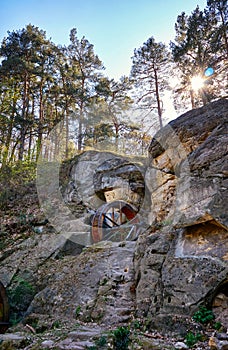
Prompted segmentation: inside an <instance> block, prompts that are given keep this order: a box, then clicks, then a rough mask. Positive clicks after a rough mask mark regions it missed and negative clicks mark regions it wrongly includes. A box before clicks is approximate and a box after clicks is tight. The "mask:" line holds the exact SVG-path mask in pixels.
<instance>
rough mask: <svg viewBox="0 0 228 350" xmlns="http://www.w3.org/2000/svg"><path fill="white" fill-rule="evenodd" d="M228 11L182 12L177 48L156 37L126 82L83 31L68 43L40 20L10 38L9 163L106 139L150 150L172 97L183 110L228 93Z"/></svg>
mask: <svg viewBox="0 0 228 350" xmlns="http://www.w3.org/2000/svg"><path fill="white" fill-rule="evenodd" d="M227 8H228V7H227V0H208V1H207V6H206V8H205V9H203V10H200V8H199V7H198V6H197V7H196V9H194V10H193V11H192V13H191V14H190V15H188V14H186V13H184V12H182V13H181V14H179V15H178V17H177V20H176V23H175V31H176V36H175V38H174V40H173V41H171V42H170V47H167V46H166V45H165V44H164V43H162V42H157V41H156V40H155V38H154V37H153V36H151V37H150V38H148V39H147V40H146V41H145V42H144V43H143V44H142V46H141V47H139V48H137V49H135V50H134V53H133V57H132V68H131V73H130V76H129V77H127V76H125V77H121V79H120V80H119V81H115V80H114V79H110V78H108V77H107V76H106V75H105V69H104V66H103V63H102V61H101V60H100V58H99V57H98V55H97V54H96V52H95V49H94V46H93V45H92V44H91V43H90V42H89V41H88V39H86V38H85V37H84V36H83V37H82V38H79V37H78V33H77V29H76V28H73V29H72V30H71V31H70V44H69V45H68V46H60V45H56V44H54V43H53V42H52V41H51V40H50V39H48V38H47V37H46V33H45V31H44V30H42V29H39V28H38V27H35V26H34V25H32V24H29V25H27V26H26V27H25V28H22V29H19V30H15V31H12V32H8V35H7V37H6V38H4V39H3V41H2V43H1V46H0V102H1V103H0V166H6V165H10V164H12V163H14V162H15V161H25V160H27V161H29V162H31V161H37V159H38V156H39V154H40V152H41V151H42V150H43V151H44V152H46V153H47V154H50V156H51V155H52V156H53V155H55V154H57V153H58V152H59V150H60V148H61V152H62V153H64V154H65V157H66V158H68V157H70V156H72V155H73V154H75V153H77V152H81V151H83V150H84V149H85V148H86V147H96V145H97V144H98V143H99V142H104V141H109V142H111V144H112V145H113V148H114V149H115V150H116V151H118V150H120V148H122V150H123V151H124V152H126V153H128V152H136V153H137V152H138V150H139V148H140V150H141V151H142V153H143V152H146V147H147V145H148V142H149V137H148V130H152V129H153V130H157V129H158V128H160V127H162V126H163V125H164V112H165V103H164V102H165V99H167V92H168V94H169V98H170V99H172V100H173V103H174V106H175V108H176V110H177V112H180V111H183V110H186V106H187V108H191V107H192V108H195V107H198V106H201V105H203V104H207V103H209V102H210V101H212V100H215V99H217V98H220V97H227V91H228V81H227V68H228V34H227V33H228V9H227ZM56 125H59V127H58V128H55V126H56ZM50 134H51V135H52V141H51V144H50V145H49V146H47V145H46V146H45V147H46V148H45V149H44V147H43V141H44V139H45V137H46V136H47V135H50ZM59 135H61V137H62V138H63V140H64V142H63V143H61V144H60V143H59V142H58V140H59ZM130 142H132V144H131V145H130ZM141 151H140V152H141Z"/></svg>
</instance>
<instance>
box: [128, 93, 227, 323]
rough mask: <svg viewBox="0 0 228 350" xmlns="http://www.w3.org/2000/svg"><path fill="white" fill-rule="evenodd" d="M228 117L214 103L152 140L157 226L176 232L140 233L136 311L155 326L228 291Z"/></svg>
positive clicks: (149, 177)
mask: <svg viewBox="0 0 228 350" xmlns="http://www.w3.org/2000/svg"><path fill="white" fill-rule="evenodd" d="M227 116H228V101H227V100H221V101H217V102H214V103H212V104H210V105H209V106H205V107H203V108H200V109H197V110H193V111H190V112H187V113H186V114H185V115H183V116H181V117H179V118H177V119H176V120H174V121H173V122H171V123H170V124H169V125H168V126H167V127H165V128H163V129H161V130H160V132H159V133H158V134H157V135H155V138H154V139H153V140H152V142H151V145H150V149H149V153H150V165H149V167H148V169H147V172H146V185H147V186H148V188H149V189H150V192H151V203H152V205H151V211H150V215H151V223H153V222H154V223H156V224H160V226H164V225H167V224H169V225H170V224H171V222H172V227H173V228H172V229H171V227H170V226H169V227H168V229H167V228H166V229H165V231H164V232H163V230H160V231H159V233H155V234H154V233H153V231H152V232H149V233H148V234H145V236H141V237H140V238H139V240H138V245H137V250H136V256H135V257H136V260H135V268H136V275H137V276H138V281H139V282H138V286H137V289H136V300H137V309H138V313H139V314H143V315H149V316H150V317H151V319H152V321H153V322H154V324H159V322H160V321H159V320H160V318H161V319H163V323H164V322H165V321H164V319H170V317H172V315H173V316H174V315H176V314H182V315H186V316H187V315H189V314H192V313H193V312H194V311H195V310H196V309H197V307H199V305H200V304H203V303H204V304H207V305H209V306H211V303H212V299H213V298H214V297H215V295H216V294H218V293H219V291H220V289H222V290H223V293H225V290H226V291H227V288H228V279H227V260H228V256H227V251H228V231H227V208H228V207H227V203H228V201H227V169H228V168H227V166H228V165H227V164H228V163H227V153H228V152H227V151H228V150H227V140H228V138H227ZM226 293H227V292H226ZM167 322H168V321H167Z"/></svg>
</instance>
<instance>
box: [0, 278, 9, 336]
mask: <svg viewBox="0 0 228 350" xmlns="http://www.w3.org/2000/svg"><path fill="white" fill-rule="evenodd" d="M8 327H9V304H8V298H7V294H6V290H5V287H4V285H3V284H2V283H1V282H0V333H4V332H5V331H6V330H7V328H8Z"/></svg>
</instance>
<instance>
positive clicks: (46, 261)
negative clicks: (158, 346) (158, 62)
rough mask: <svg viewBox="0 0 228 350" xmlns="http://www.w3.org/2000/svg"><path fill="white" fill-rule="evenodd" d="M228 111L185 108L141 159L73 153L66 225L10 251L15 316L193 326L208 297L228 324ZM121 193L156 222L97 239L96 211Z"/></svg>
mask: <svg viewBox="0 0 228 350" xmlns="http://www.w3.org/2000/svg"><path fill="white" fill-rule="evenodd" d="M227 116H228V101H227V100H221V101H216V102H214V103H212V104H210V105H208V106H205V107H203V108H200V109H197V110H193V111H190V112H188V113H186V114H184V115H183V116H181V117H179V118H177V119H176V120H175V121H173V122H171V123H170V124H169V125H168V126H166V127H164V128H163V129H161V130H160V131H159V132H158V133H157V135H156V136H155V138H154V139H153V140H152V142H151V145H150V148H149V161H148V162H145V161H144V160H142V162H141V164H139V163H138V159H137V161H136V160H135V161H134V160H133V159H129V158H127V157H122V156H117V155H114V154H113V153H110V152H95V151H89V152H85V153H83V154H82V155H80V156H78V157H77V158H75V159H74V160H72V163H71V171H70V176H69V181H68V186H67V188H66V190H65V192H64V199H65V202H66V205H68V208H69V209H70V210H71V214H72V215H71V216H70V219H69V220H68V221H66V223H65V226H64V225H62V231H61V232H60V234H56V233H54V232H50V231H49V232H47V231H45V229H44V231H43V232H42V233H36V234H34V235H33V236H32V237H30V238H27V239H25V240H24V241H21V242H18V243H15V245H14V247H13V249H11V250H7V251H5V252H2V253H1V254H0V259H1V265H0V280H1V281H2V282H3V283H4V285H5V286H6V287H7V288H8V293H9V297H10V298H9V299H10V302H11V304H12V310H13V313H14V314H15V315H16V316H15V317H16V318H17V317H19V318H20V317H24V318H25V320H26V321H27V322H29V319H30V320H31V319H42V317H43V316H44V315H50V317H51V318H52V319H55V318H58V317H61V318H62V319H64V318H65V319H67V320H68V322H75V320H76V319H78V320H80V321H86V322H91V321H93V322H96V323H100V324H101V325H102V324H103V325H105V326H106V327H108V326H110V325H118V324H124V323H125V324H128V323H129V322H130V320H131V319H132V318H134V317H139V318H142V319H143V320H147V321H148V323H150V326H151V327H153V328H154V327H157V328H159V329H160V330H161V329H162V330H164V331H166V330H175V331H177V332H185V331H186V329H187V328H186V325H185V323H186V320H187V319H188V318H189V317H190V316H191V315H192V314H193V313H194V312H195V311H196V310H197V309H198V308H199V306H200V305H202V304H204V305H207V306H208V307H213V310H214V312H215V315H216V319H217V320H219V321H221V322H222V323H223V324H224V325H225V326H227V312H226V305H227V304H226V303H227V297H228V295H227V289H228V276H227V273H228V269H227V260H228V255H227V251H228V250H227V248H228V246H227V244H228V231H227V173H228V169H227ZM55 190H56V189H55ZM119 199H121V200H124V201H127V202H129V203H131V204H132V205H134V206H135V207H136V208H137V209H139V211H140V212H141V213H142V216H143V218H144V219H145V221H146V222H147V224H148V225H147V226H146V228H147V229H146V228H145V229H144V232H143V233H142V234H140V236H139V237H138V239H137V241H132V242H131V241H127V242H116V243H113V242H108V241H107V242H100V243H98V244H96V245H92V246H91V247H89V245H90V243H91V241H90V230H91V220H90V219H91V214H92V213H94V211H95V210H97V208H99V207H100V206H101V205H103V204H104V203H105V202H109V201H112V200H119ZM84 233H86V239H84V238H85V236H82V238H81V241H80V240H79V235H80V234H81V235H83V234H84ZM80 237H81V236H80ZM83 237H84V238H83ZM85 246H87V247H86V248H84V247H85ZM24 295H26V298H24ZM224 305H225V306H224Z"/></svg>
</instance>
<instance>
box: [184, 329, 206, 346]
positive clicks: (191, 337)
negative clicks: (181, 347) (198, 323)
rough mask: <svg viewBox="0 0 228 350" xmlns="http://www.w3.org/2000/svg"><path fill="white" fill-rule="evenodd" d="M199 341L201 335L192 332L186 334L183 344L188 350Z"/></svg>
mask: <svg viewBox="0 0 228 350" xmlns="http://www.w3.org/2000/svg"><path fill="white" fill-rule="evenodd" d="M200 340H202V335H201V334H200V333H197V334H194V333H192V332H189V333H187V334H186V337H185V343H186V345H188V346H189V347H190V348H191V347H192V346H193V345H195V344H196V343H197V342H198V341H200Z"/></svg>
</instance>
